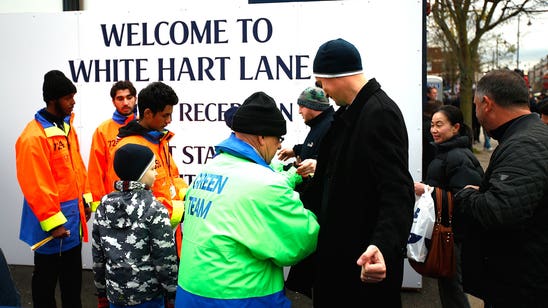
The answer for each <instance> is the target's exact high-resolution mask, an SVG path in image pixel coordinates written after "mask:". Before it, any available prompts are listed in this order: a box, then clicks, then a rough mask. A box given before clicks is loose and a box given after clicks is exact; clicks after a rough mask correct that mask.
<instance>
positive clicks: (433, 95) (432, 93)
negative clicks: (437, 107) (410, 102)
mask: <svg viewBox="0 0 548 308" xmlns="http://www.w3.org/2000/svg"><path fill="white" fill-rule="evenodd" d="M427 96H428V98H429V99H431V100H433V101H435V100H436V98H437V97H438V90H437V89H436V88H432V89H430V92H428V95H427Z"/></svg>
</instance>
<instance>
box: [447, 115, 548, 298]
mask: <svg viewBox="0 0 548 308" xmlns="http://www.w3.org/2000/svg"><path fill="white" fill-rule="evenodd" d="M497 131H498V133H499V134H500V136H498V137H497V136H494V137H495V138H496V139H497V140H498V142H499V145H498V147H497V148H496V149H495V151H494V152H493V154H492V155H491V160H490V161H489V167H488V168H487V170H486V171H485V176H484V178H483V180H482V183H481V185H480V189H479V191H476V190H473V189H464V190H462V191H460V192H459V193H457V194H456V196H455V201H456V202H457V203H458V206H457V207H456V211H457V213H458V215H459V216H461V218H460V219H462V220H464V221H466V223H467V224H468V225H469V226H470V228H469V229H468V230H467V232H466V233H465V238H464V240H463V246H462V258H463V259H462V270H463V286H464V291H465V292H468V293H470V294H473V295H474V296H477V297H479V298H482V299H484V300H485V301H487V302H490V303H493V304H494V305H495V306H496V307H548V126H547V125H545V124H543V123H542V122H541V121H540V119H539V118H538V116H537V115H535V114H529V115H525V116H521V117H519V118H517V119H515V120H512V121H511V122H509V123H507V124H504V131H502V132H500V131H499V129H497Z"/></svg>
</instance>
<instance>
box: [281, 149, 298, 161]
mask: <svg viewBox="0 0 548 308" xmlns="http://www.w3.org/2000/svg"><path fill="white" fill-rule="evenodd" d="M291 157H295V152H293V149H290V148H284V149H281V150H280V152H278V159H279V160H281V161H286V160H288V159H289V158H291Z"/></svg>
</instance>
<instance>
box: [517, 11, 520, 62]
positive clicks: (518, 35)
mask: <svg viewBox="0 0 548 308" xmlns="http://www.w3.org/2000/svg"><path fill="white" fill-rule="evenodd" d="M520 16H521V15H518V44H517V45H518V46H517V49H516V68H517V69H519V18H520Z"/></svg>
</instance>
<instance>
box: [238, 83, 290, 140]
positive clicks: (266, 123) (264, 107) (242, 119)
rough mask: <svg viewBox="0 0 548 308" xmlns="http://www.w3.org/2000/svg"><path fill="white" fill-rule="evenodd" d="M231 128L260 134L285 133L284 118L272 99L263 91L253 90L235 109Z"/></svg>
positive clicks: (278, 134)
mask: <svg viewBox="0 0 548 308" xmlns="http://www.w3.org/2000/svg"><path fill="white" fill-rule="evenodd" d="M232 130H234V131H236V132H240V133H248V134H253V135H262V136H277V137H280V136H283V135H285V134H286V132H287V131H286V127H285V119H284V117H283V115H282V112H281V111H280V109H278V107H276V103H275V102H274V99H273V98H272V97H270V96H268V95H267V94H266V93H264V92H255V93H253V94H251V96H250V97H248V98H247V99H246V100H245V101H244V103H243V104H242V105H241V106H240V107H239V108H238V110H236V113H235V114H234V116H233V117H232Z"/></svg>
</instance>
